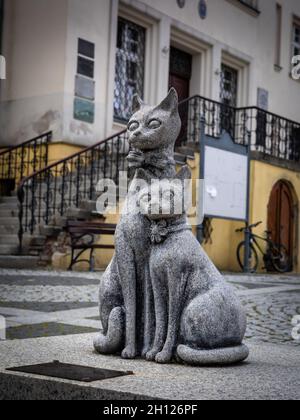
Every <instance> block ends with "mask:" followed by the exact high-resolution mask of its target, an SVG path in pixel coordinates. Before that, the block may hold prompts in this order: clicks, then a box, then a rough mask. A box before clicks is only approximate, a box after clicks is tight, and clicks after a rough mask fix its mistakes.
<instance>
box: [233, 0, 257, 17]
mask: <svg viewBox="0 0 300 420" xmlns="http://www.w3.org/2000/svg"><path fill="white" fill-rule="evenodd" d="M227 1H228V2H229V3H231V4H233V5H235V6H237V7H239V8H240V9H242V10H244V11H245V12H247V13H249V14H250V15H251V16H254V17H258V16H259V15H260V13H261V12H260V9H259V0H257V5H256V6H252V5H250V4H249V3H247V0H227Z"/></svg>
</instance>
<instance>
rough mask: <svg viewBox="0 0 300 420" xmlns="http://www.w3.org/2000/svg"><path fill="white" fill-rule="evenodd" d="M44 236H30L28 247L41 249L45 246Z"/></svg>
mask: <svg viewBox="0 0 300 420" xmlns="http://www.w3.org/2000/svg"><path fill="white" fill-rule="evenodd" d="M46 239H47V238H46V236H43V235H36V236H32V237H31V238H30V240H29V246H30V247H43V246H44V245H45V241H46Z"/></svg>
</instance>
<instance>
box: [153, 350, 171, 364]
mask: <svg viewBox="0 0 300 420" xmlns="http://www.w3.org/2000/svg"><path fill="white" fill-rule="evenodd" d="M172 356H173V355H172V352H170V351H162V352H160V353H158V354H157V355H156V357H155V361H156V363H160V364H166V363H170V362H171V360H172Z"/></svg>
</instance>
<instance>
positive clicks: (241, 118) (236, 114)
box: [178, 96, 300, 163]
mask: <svg viewBox="0 0 300 420" xmlns="http://www.w3.org/2000/svg"><path fill="white" fill-rule="evenodd" d="M179 110H180V114H181V118H182V121H183V128H182V130H181V133H180V136H179V139H178V144H187V143H191V142H198V141H199V138H200V116H202V117H203V118H204V120H205V132H206V134H207V135H209V136H212V137H216V138H218V137H220V135H221V133H222V131H223V130H226V131H227V132H228V133H229V134H230V135H231V137H232V139H233V140H234V141H235V142H236V143H238V144H244V145H246V144H248V142H249V138H250V139H251V150H252V151H257V152H261V153H263V154H264V155H269V156H270V157H274V158H277V159H281V160H285V161H289V162H292V163H300V123H297V122H295V121H292V120H289V119H287V118H284V117H281V116H279V115H276V114H273V113H271V112H267V111H264V110H262V109H260V108H257V107H246V108H232V107H230V106H227V105H224V104H221V103H219V102H215V101H212V100H208V99H206V98H203V97H200V96H195V97H193V98H190V99H188V100H187V101H185V102H184V103H182V104H180V107H179Z"/></svg>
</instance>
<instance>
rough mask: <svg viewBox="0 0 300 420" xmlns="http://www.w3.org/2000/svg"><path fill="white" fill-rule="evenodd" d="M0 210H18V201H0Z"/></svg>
mask: <svg viewBox="0 0 300 420" xmlns="http://www.w3.org/2000/svg"><path fill="white" fill-rule="evenodd" d="M0 210H15V211H17V210H19V204H18V203H0Z"/></svg>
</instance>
